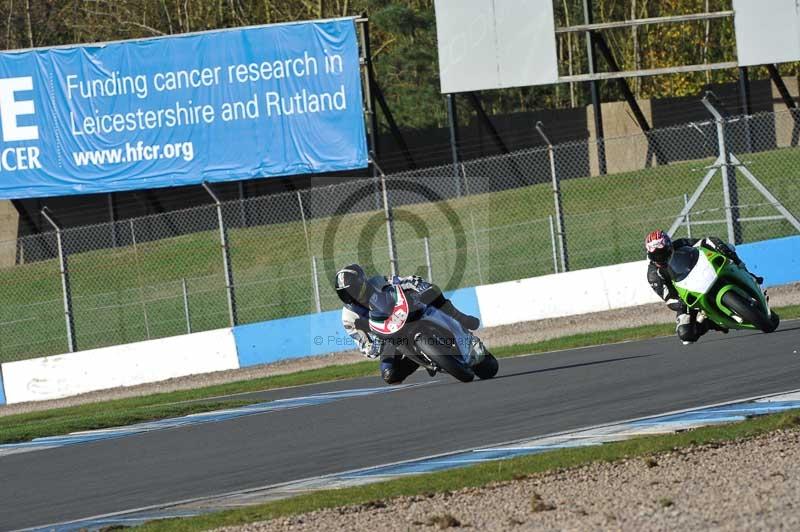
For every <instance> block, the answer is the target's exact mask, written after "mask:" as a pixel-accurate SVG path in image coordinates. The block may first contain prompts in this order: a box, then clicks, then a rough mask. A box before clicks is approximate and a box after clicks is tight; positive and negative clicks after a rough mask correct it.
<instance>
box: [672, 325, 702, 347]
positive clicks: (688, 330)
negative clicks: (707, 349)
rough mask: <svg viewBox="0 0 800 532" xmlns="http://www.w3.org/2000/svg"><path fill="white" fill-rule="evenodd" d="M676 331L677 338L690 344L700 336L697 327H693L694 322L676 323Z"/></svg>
mask: <svg viewBox="0 0 800 532" xmlns="http://www.w3.org/2000/svg"><path fill="white" fill-rule="evenodd" d="M677 332H678V338H680V339H681V341H682V342H684V343H688V344H691V343H694V342H696V341H697V340H698V339H699V338H700V334H698V331H697V327H695V324H694V323H690V324H687V325H678V329H677Z"/></svg>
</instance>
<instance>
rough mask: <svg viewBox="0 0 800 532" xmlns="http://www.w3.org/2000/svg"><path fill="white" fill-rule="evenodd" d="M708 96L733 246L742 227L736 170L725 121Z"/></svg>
mask: <svg viewBox="0 0 800 532" xmlns="http://www.w3.org/2000/svg"><path fill="white" fill-rule="evenodd" d="M709 96H711V95H710V94H707V95H706V96H705V97H704V98H703V105H705V106H706V109H708V111H709V112H710V113H711V114H712V115H713V116H714V122H715V123H716V125H717V140H718V144H719V156H720V159H721V162H722V165H723V166H722V191H723V194H724V201H725V221H726V224H727V226H728V242H730V243H732V244H739V243H740V240H741V239H740V235H741V226H740V222H739V193H738V188H737V186H736V170H735V169H734V168H733V165H732V164H731V157H730V153H729V152H728V146H727V143H726V139H725V119H724V118H723V116H722V114H721V113H720V112H719V111H718V110H717V108H716V107H714V105H713V104H712V103H711V100H710V98H709Z"/></svg>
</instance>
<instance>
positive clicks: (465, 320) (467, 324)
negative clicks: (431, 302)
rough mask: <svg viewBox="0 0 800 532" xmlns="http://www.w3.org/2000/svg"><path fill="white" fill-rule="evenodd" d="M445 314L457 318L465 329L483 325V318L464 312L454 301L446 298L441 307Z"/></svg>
mask: <svg viewBox="0 0 800 532" xmlns="http://www.w3.org/2000/svg"><path fill="white" fill-rule="evenodd" d="M439 309H441V310H442V311H443V312H444V313H445V314H447V315H448V316H451V317H453V318H455V320H456V321H457V322H458V323H460V324H461V325H462V326H463V327H464V328H465V329H467V330H469V331H474V330H477V329H478V327H480V326H481V320H479V319H478V318H476V317H475V316H470V315H469V314H464V313H463V312H461V311H460V310H458V309H457V308H456V307H455V306H453V303H452V302H451V301H450V300H449V299H446V300H445V302H444V304H443V305H442V306H441V307H439Z"/></svg>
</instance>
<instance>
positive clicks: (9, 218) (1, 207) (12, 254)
mask: <svg viewBox="0 0 800 532" xmlns="http://www.w3.org/2000/svg"><path fill="white" fill-rule="evenodd" d="M18 228H19V214H18V213H17V209H15V208H14V205H12V204H11V202H10V201H7V200H1V201H0V268H8V267H10V266H14V264H16V260H17V246H16V245H15V242H14V241H16V239H17V229H18Z"/></svg>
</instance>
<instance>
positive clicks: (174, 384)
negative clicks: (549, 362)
mask: <svg viewBox="0 0 800 532" xmlns="http://www.w3.org/2000/svg"><path fill="white" fill-rule="evenodd" d="M770 303H771V304H772V305H773V306H776V307H779V306H788V305H798V304H800V283H798V284H793V285H787V286H782V287H779V288H774V289H771V290H770ZM674 318H675V313H674V312H672V311H670V310H669V309H667V308H666V307H665V306H664V305H663V304H660V303H658V304H653V305H643V306H639V307H632V308H627V309H620V310H612V311H607V312H597V313H593V314H582V315H579V316H568V317H564V318H553V319H547V320H539V321H529V322H524V323H515V324H513V325H504V326H501V327H492V328H488V329H481V331H480V332H479V335H480V337H481V338H482V339H483V341H484V342H485V343H486V345H487V346H489V348H490V349H491V347H492V346H505V345H515V344H521V343H533V342H541V341H544V340H550V339H553V338H560V337H563V336H570V335H574V334H581V333H590V332H599V331H608V330H613V329H621V328H629V327H638V326H641V325H653V324H659V323H672V322H673V321H674ZM363 360H364V358H363V357H362V356H361V355H359V354H358V353H357V352H353V351H350V352H346V353H337V354H331V355H323V356H317V357H307V358H299V359H293V360H285V361H282V362H276V363H273V364H266V365H262V366H254V367H251V368H244V369H235V370H228V371H219V372H215V373H206V374H202V375H190V376H188V377H181V378H177V379H170V380H166V381H161V382H156V383H150V384H142V385H139V386H129V387H125V388H116V389H113V390H101V391H97V392H91V393H87V394H83V395H78V396H75V397H68V398H64V399H55V400H52V401H41V402H35V403H20V404H16V405H6V406H2V407H0V417H2V416H7V415H12V414H20V413H25V412H35V411H41V410H48V409H51V408H61V407H67V406H75V405H81V404H86V403H95V402H99V401H107V400H112V399H122V398H126V397H140V396H144V395H151V394H154V393H162V392H171V391H177V390H189V389H194V388H202V387H204V386H211V385H214V384H224V383H229V382H235V381H242V380H250V379H256V378H260V377H269V376H273V375H284V374H287V373H294V372H296V371H303V370H309V369H316V368H321V367H325V366H332V365H339V364H352V363H354V362H360V361H363ZM376 366H377V363H376Z"/></svg>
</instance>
